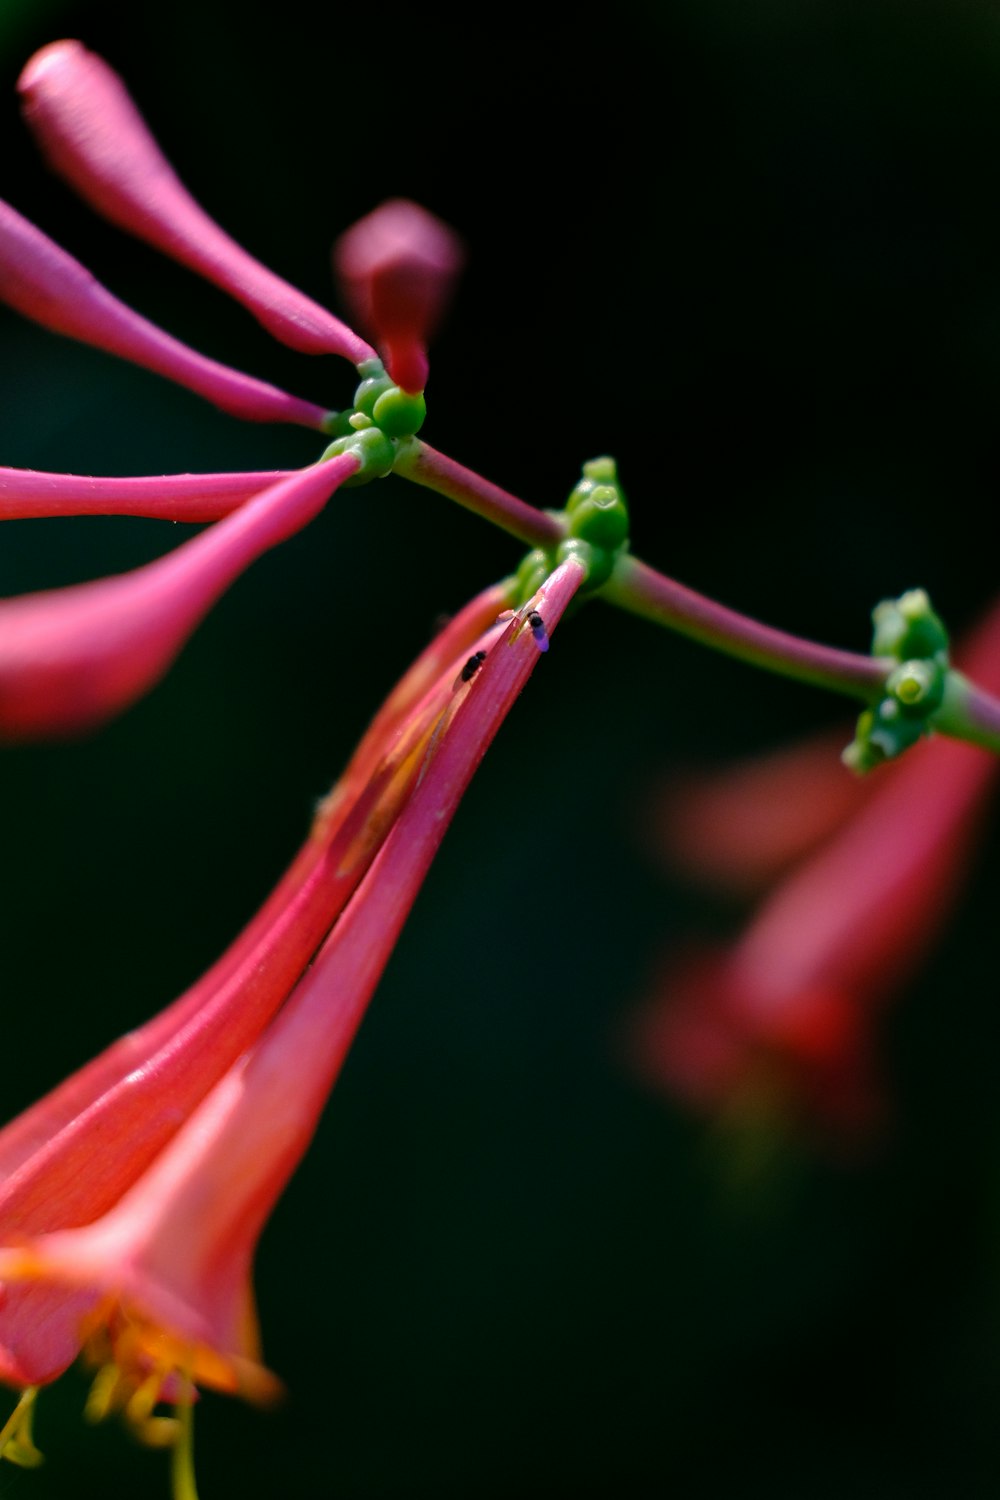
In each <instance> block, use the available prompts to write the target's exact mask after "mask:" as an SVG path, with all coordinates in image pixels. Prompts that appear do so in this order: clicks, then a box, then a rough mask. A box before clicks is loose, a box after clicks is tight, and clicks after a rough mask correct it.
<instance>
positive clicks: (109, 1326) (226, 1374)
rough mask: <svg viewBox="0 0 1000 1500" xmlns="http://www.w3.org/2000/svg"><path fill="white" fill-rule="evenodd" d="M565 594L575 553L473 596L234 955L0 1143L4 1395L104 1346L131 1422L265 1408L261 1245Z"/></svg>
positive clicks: (407, 681)
mask: <svg viewBox="0 0 1000 1500" xmlns="http://www.w3.org/2000/svg"><path fill="white" fill-rule="evenodd" d="M582 578H583V569H582V567H581V565H580V563H579V562H578V561H577V560H576V559H575V558H570V559H569V560H567V561H566V562H565V563H564V564H562V565H561V567H559V568H558V569H557V570H556V572H555V573H554V574H553V575H552V576H551V578H549V579H548V580H547V582H546V583H545V584H544V585H543V586H542V588H541V590H540V591H539V593H538V594H537V595H536V596H535V597H534V598H533V599H532V600H531V601H529V605H526V606H525V607H524V608H523V609H522V610H520V611H518V612H517V613H516V614H513V615H511V614H510V612H509V611H507V612H506V616H505V617H504V618H502V619H500V620H499V621H497V606H498V605H499V604H502V603H504V602H505V599H504V591H503V590H489V591H487V593H486V594H484V595H482V596H480V598H479V599H477V600H474V601H473V603H472V604H471V605H470V606H469V607H468V609H466V610H465V611H463V612H462V614H461V615H460V616H458V617H456V620H455V621H453V622H452V623H451V625H449V626H448V627H447V629H446V630H445V631H444V632H443V633H442V635H441V636H440V637H439V638H438V640H437V641H435V642H434V643H433V644H432V646H431V647H430V648H429V649H428V651H427V652H425V653H424V655H423V657H422V658H420V659H419V660H418V662H417V663H416V664H415V666H414V667H413V668H412V669H411V671H410V672H409V673H408V674H407V676H406V677H405V678H404V679H403V681H402V683H401V684H400V686H399V687H398V688H397V689H396V691H395V692H394V693H393V694H392V695H391V696H390V698H389V699H388V700H387V702H386V704H385V705H384V707H383V709H382V710H381V711H380V713H379V715H378V716H377V718H376V720H375V721H374V723H373V725H372V727H371V728H370V730H369V732H368V734H367V735H366V736H365V737H364V739H363V740H362V742H361V745H360V746H359V748H358V751H357V752H356V754H355V756H354V758H353V760H352V762H351V765H350V766H349V768H348V771H347V772H346V774H345V776H344V777H343V778H342V780H341V782H340V783H339V784H338V786H337V788H335V790H334V793H333V794H332V795H331V797H330V798H329V799H328V800H327V802H326V803H324V804H323V806H322V807H321V809H320V812H319V815H318V819H317V823H316V826H315V828H314V831H313V835H312V838H311V839H310V841H309V843H308V844H307V845H306V846H305V848H304V849H303V851H302V853H301V854H300V855H299V857H298V859H297V860H296V861H295V863H294V864H293V866H292V868H291V870H290V871H289V873H288V875H287V876H286V877H285V879H284V881H283V882H282V883H281V885H279V887H278V889H277V891H276V892H275V894H274V895H273V896H272V897H271V899H270V901H269V902H268V903H267V904H266V905H265V907H264V909H263V910H262V912H261V913H260V914H259V915H258V916H257V917H256V918H255V919H254V921H253V922H252V923H251V924H250V927H249V928H248V929H247V931H246V932H245V933H244V934H243V936H242V937H241V938H240V939H239V940H238V941H237V943H236V944H235V945H234V946H233V948H232V949H231V950H230V952H229V953H228V954H226V955H225V956H224V957H223V959H222V960H220V962H219V963H218V964H217V965H216V966H215V967H214V968H213V969H212V970H211V971H210V972H209V974H208V975H206V976H205V978H204V979H203V980H202V981H200V982H199V984H198V985H196V986H195V987H194V988H193V989H192V990H191V991H190V992H189V993H188V994H187V995H185V996H182V997H181V999H180V1000H178V1001H177V1002H175V1004H174V1006H172V1007H170V1008H169V1009H168V1010H167V1011H166V1012H164V1013H163V1015H161V1016H160V1017H158V1018H156V1019H155V1020H154V1021H152V1022H150V1023H149V1024H148V1025H147V1026H146V1027H144V1028H142V1030H141V1031H140V1032H138V1033H135V1034H134V1035H133V1036H131V1037H127V1038H124V1039H123V1040H122V1041H121V1042H119V1043H117V1044H115V1046H114V1047H112V1048H110V1049H109V1050H108V1051H107V1052H106V1053H104V1054H102V1055H101V1056H100V1057H99V1058H97V1059H95V1061H94V1062H93V1063H91V1064H89V1065H88V1067H86V1068H84V1069H83V1070H82V1071H81V1072H80V1073H79V1074H77V1075H75V1076H74V1077H73V1078H72V1079H70V1080H69V1081H68V1082H67V1083H65V1084H63V1085H62V1086H61V1087H60V1088H59V1089H57V1090H56V1091H55V1092H54V1093H53V1094H51V1095H50V1096H48V1098H47V1099H45V1100H43V1101H42V1102H41V1103H40V1104H38V1105H36V1106H34V1107H33V1109H30V1110H28V1111H27V1112H26V1113H25V1114H24V1115H22V1116H21V1117H20V1118H19V1119H18V1120H16V1121H14V1122H13V1123H12V1124H11V1125H9V1126H7V1127H6V1129H5V1130H4V1131H2V1132H0V1244H2V1245H4V1246H6V1247H7V1248H5V1249H0V1283H2V1289H3V1297H2V1300H0V1351H2V1352H0V1373H2V1374H3V1376H4V1377H5V1378H6V1379H7V1380H9V1381H12V1382H14V1383H17V1384H31V1385H37V1384H39V1383H42V1382H44V1381H47V1380H50V1379H52V1378H54V1377H55V1376H56V1375H57V1374H59V1373H60V1372H61V1370H62V1369H63V1368H65V1366H66V1364H67V1363H68V1362H69V1361H70V1360H71V1359H72V1358H73V1357H74V1355H75V1354H76V1352H77V1351H78V1350H79V1348H80V1346H81V1344H82V1343H83V1342H84V1341H85V1340H88V1339H90V1340H93V1339H94V1338H95V1337H96V1336H97V1335H98V1334H99V1336H100V1337H99V1342H100V1343H101V1346H102V1347H103V1348H105V1350H106V1352H107V1355H108V1358H109V1360H110V1362H111V1364H112V1365H113V1366H114V1370H115V1373H114V1377H113V1379H114V1382H115V1388H116V1390H118V1392H119V1395H120V1397H121V1399H122V1400H123V1401H124V1400H128V1401H134V1402H137V1403H138V1404H137V1405H135V1404H133V1411H134V1412H136V1411H140V1410H141V1411H142V1412H145V1411H147V1410H148V1409H149V1407H151V1405H152V1403H153V1401H154V1400H155V1399H156V1397H157V1396H158V1395H162V1396H163V1397H164V1398H165V1399H173V1398H174V1397H176V1395H177V1393H178V1392H183V1389H184V1388H185V1384H186V1381H187V1380H188V1378H193V1379H194V1380H195V1381H196V1382H197V1383H201V1384H205V1385H210V1386H215V1387H217V1388H219V1389H224V1390H240V1391H243V1392H244V1393H245V1394H247V1395H250V1396H253V1397H257V1398H265V1397H267V1396H268V1395H270V1394H272V1393H273V1392H274V1390H275V1388H276V1384H275V1382H274V1380H273V1377H270V1376H269V1375H267V1373H266V1372H265V1371H264V1370H263V1369H262V1367H261V1366H260V1357H259V1350H258V1347H257V1338H256V1330H255V1323H254V1320H253V1317H252V1298H251V1293H250V1280H249V1277H250V1266H251V1262H252V1258H253V1251H254V1247H255V1244H256V1240H257V1236H258V1235H259V1233H260V1230H261V1228H262V1226H263V1223H264V1220H265V1218H266V1216H267V1214H268V1213H269V1212H270V1209H271V1207H272V1206H273V1204H274V1202H275V1200H276V1198H277V1197H278V1195H279V1194H280V1192H281V1190H282V1188H283V1186H284V1183H285V1182H286V1181H287V1179H288V1176H289V1175H290V1173H291V1172H292V1171H293V1170H294V1167H295V1165H296V1163H297V1162H298V1160H299V1159H300V1157H301V1155H302V1153H303V1151H304V1150H305V1148H306V1146H307V1145H308V1142H309V1140H310V1138H311V1136H312V1133H313V1131H314V1129H315V1127H316V1122H317V1119H318V1117H319V1113H320V1111H321V1110H322V1107H323V1102H324V1100H325V1098H326V1095H327V1093H328V1091H329V1088H330V1086H331V1084H332V1082H333V1080H334V1078H335V1077H336V1074H337V1071H338V1069H339V1067H340V1064H341V1062H342V1060H343V1057H344V1055H345V1053H346V1050H347V1048H348V1047H349V1045H350V1042H351V1039H352V1037H353V1035H354V1032H355V1030H356V1028H357V1026H358V1024H359V1023H360V1020H361V1017H362V1015H363V1012H364V1008H365V1006H366V1005H367V1002H368V1000H369V998H370V996H371V994H372V991H373V989H374V987H375V984H376V983H377V981H378V978H379V976H380V974H381V972H382V969H383V967H384V965H385V963H386V961H387V959H388V956H389V953H390V952H391V949H392V947H393V945H394V943H395V941H396V938H397V936H398V934H399V931H400V929H401V927H402V925H403V922H404V921H405V919H406V916H407V914H408V912H409V909H410V907H411V905H412V902H413V900H414V898H415V896H416V894H417V891H418V890H419V888H420V885H421V883H422V881H423V878H424V876H425V874H426V872H427V870H428V868H429V865H430V863H431V860H432V859H433V856H434V854H435V852H436V850H437V848H438V846H439V844H440V841H441V839H442V837H443V835H444V832H445V829H446V827H447V825H448V823H449V821H450V819H451V817H452V815H453V813H454V811H455V808H456V807H457V805H458V802H459V800H460V798H461V796H462V794H463V792H464V790H465V788H466V786H467V785H468V782H469V780H470V778H471V777H472V775H473V773H474V771H475V769H476V767H477V766H478V764H479V761H480V760H481V758H482V756H483V754H484V753H485V750H486V748H487V747H488V745H489V743H490V742H491V740H492V738H493V736H494V734H495V733H496V731H497V729H498V727H499V725H500V723H501V722H502V721H503V719H504V718H505V717H506V714H507V713H508V711H509V710H510V708H511V706H512V704H513V702H514V700H515V698H516V697H517V695H518V693H519V692H520V690H521V688H522V687H523V685H524V683H525V682H526V680H527V678H528V676H529V675H530V673H531V671H532V670H533V668H534V666H535V664H536V662H537V661H538V660H539V656H540V653H539V649H538V645H537V642H536V638H535V632H534V629H533V628H532V627H531V626H530V625H529V624H528V614H529V609H530V610H533V611H535V612H537V613H538V614H539V615H540V616H541V617H542V618H543V619H544V621H545V624H546V626H547V628H548V629H549V630H551V629H552V628H553V627H554V626H555V625H556V624H557V622H558V620H559V618H560V616H561V615H562V613H563V610H564V609H565V607H566V605H567V603H568V602H569V600H570V599H571V598H572V596H573V594H574V592H575V591H576V589H577V588H578V586H579V584H580V583H581V581H582ZM494 622H496V623H494ZM470 648H474V649H472V650H471V651H470ZM326 933H329V936H326V939H325V941H323V938H324V934H326ZM317 948H318V952H317V951H316V950H317ZM313 955H315V956H314V957H313ZM310 959H312V962H311V964H310ZM307 966H308V967H307ZM296 981H298V983H296ZM279 1007H280V1010H279ZM241 1054H242V1056H241ZM18 1283H20V1284H18ZM150 1381H152V1386H150ZM143 1392H145V1393H146V1394H145V1395H143V1394H142V1393H143ZM150 1392H152V1394H151V1395H150ZM147 1398H148V1399H147Z"/></svg>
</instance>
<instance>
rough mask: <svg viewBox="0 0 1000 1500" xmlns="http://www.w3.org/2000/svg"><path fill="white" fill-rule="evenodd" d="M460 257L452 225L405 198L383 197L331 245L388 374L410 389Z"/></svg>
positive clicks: (421, 373) (422, 374)
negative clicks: (381, 201)
mask: <svg viewBox="0 0 1000 1500" xmlns="http://www.w3.org/2000/svg"><path fill="white" fill-rule="evenodd" d="M463 260H464V254H463V251H462V246H461V243H460V241H459V239H458V236H457V235H456V234H455V233H454V231H453V230H451V229H449V228H448V226H447V224H444V223H443V222H442V221H441V220H440V219H438V218H435V216H434V215H433V214H431V213H428V211H427V210H426V209H425V208H421V207H420V206H419V204H417V203H411V202H410V201H409V199H406V198H390V199H389V200H388V201H387V202H386V203H383V204H381V206H380V207H379V208H376V209H374V210H373V211H372V212H371V213H370V214H367V215H366V216H365V218H363V219H359V220H358V222H357V223H356V224H353V225H352V226H351V228H350V229H348V230H347V231H346V232H345V233H344V234H342V235H341V236H340V239H339V240H338V241H337V243H336V244H335V246H334V250H333V263H334V267H335V269H336V272H337V275H338V277H339V279H340V282H341V285H342V286H343V289H344V294H345V296H346V297H347V299H348V301H349V302H350V304H351V306H352V308H353V309H354V313H355V316H356V317H357V319H358V321H359V322H360V323H361V324H362V325H363V326H364V327H365V328H367V329H368V330H369V332H370V333H371V334H372V336H373V338H374V339H375V341H376V343H377V344H378V346H379V348H380V350H381V351H382V355H383V358H384V360H385V365H386V368H387V370H388V371H389V374H390V375H391V376H392V378H393V380H394V381H395V382H396V384H397V385H399V386H400V387H401V388H402V389H403V390H404V391H407V392H409V393H410V394H411V395H416V394H418V393H419V392H420V391H422V390H423V389H424V387H425V386H426V384H427V371H428V362H427V344H428V342H429V340H430V338H431V337H432V335H433V333H434V331H435V329H436V328H437V325H438V323H439V321H440V319H441V316H442V314H443V312H444V310H445V307H446V306H447V303H448V299H449V296H450V294H451V289H452V286H453V284H454V281H455V278H456V277H457V275H458V273H459V271H460V270H461V268H462V262H463Z"/></svg>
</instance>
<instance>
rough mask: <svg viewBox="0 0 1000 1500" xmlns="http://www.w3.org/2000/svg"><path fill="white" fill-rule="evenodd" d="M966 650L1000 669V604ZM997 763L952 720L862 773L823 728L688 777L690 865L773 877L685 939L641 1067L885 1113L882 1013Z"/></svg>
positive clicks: (822, 1111) (914, 955) (967, 847)
mask: <svg viewBox="0 0 1000 1500" xmlns="http://www.w3.org/2000/svg"><path fill="white" fill-rule="evenodd" d="M959 656H960V662H961V664H962V665H963V667H964V668H965V669H966V670H967V671H968V672H969V673H970V674H972V675H974V676H975V677H976V679H977V681H979V682H981V683H982V684H983V686H984V687H986V688H988V689H989V690H991V691H996V689H997V688H998V687H1000V607H994V609H993V610H992V612H991V613H990V615H989V616H988V617H987V618H986V620H985V621H984V622H983V623H982V624H981V625H980V627H979V629H978V630H977V631H976V633H975V635H974V637H973V638H972V639H971V640H970V641H969V642H968V644H967V646H966V649H965V651H964V652H961V653H959ZM841 742H842V741H841ZM996 777H997V763H996V758H995V757H994V756H992V755H990V754H988V753H987V752H986V751H983V750H980V749H977V748H974V747H972V746H969V745H966V744H961V743H957V742H956V741H954V740H949V739H946V738H935V739H932V740H930V741H925V742H924V743H921V744H918V745H916V746H914V747H913V748H912V749H911V750H909V751H908V752H907V754H906V756H905V757H903V759H902V760H901V761H899V762H898V763H894V764H891V765H888V766H885V767H883V768H882V769H880V770H878V771H877V772H875V773H874V774H873V775H872V776H871V777H870V778H869V779H868V780H866V781H864V782H861V783H856V782H853V781H852V780H851V778H850V776H849V775H848V773H847V772H846V771H845V770H844V769H843V767H842V766H841V765H840V763H839V761H838V759H837V757H836V751H835V749H834V744H833V741H832V740H826V741H825V743H824V742H823V741H815V740H813V741H810V742H808V743H806V744H804V745H802V746H799V747H794V748H792V749H784V750H780V751H778V752H777V753H776V754H775V755H773V756H770V757H765V758H763V759H761V760H758V761H755V762H751V763H748V764H746V765H743V766H740V767H737V768H735V769H733V770H729V771H724V772H722V773H721V775H720V776H719V779H718V785H717V790H716V789H713V786H712V782H711V779H710V778H708V777H702V778H699V779H698V780H697V781H695V782H689V783H687V784H682V786H681V787H680V788H679V789H678V790H677V791H676V792H674V793H673V794H671V796H670V797H669V798H668V799H665V801H664V803H663V805H662V814H661V815H662V816H666V818H667V821H668V823H671V822H672V826H669V827H668V829H667V833H666V839H665V843H666V845H667V848H668V850H669V852H670V854H671V855H672V857H673V859H674V860H675V861H676V862H677V864H678V866H679V868H680V869H681V870H682V871H685V872H686V871H687V870H690V872H691V874H692V875H694V876H695V877H696V878H701V879H704V878H705V877H706V876H707V877H708V878H709V879H710V880H712V881H714V882H715V883H717V884H718V885H720V886H721V887H723V888H724V889H726V890H728V891H730V892H732V891H734V890H735V891H739V892H742V893H745V892H747V891H749V890H752V889H754V888H758V887H759V886H760V885H761V884H766V883H767V881H768V880H770V881H772V886H771V889H770V890H769V891H768V892H767V894H765V895H764V896H763V898H762V899H761V902H760V905H759V906H758V908H757V910H756V912H755V913H754V915H753V917H752V918H751V920H750V922H749V924H748V925H747V927H746V928H745V930H744V931H743V933H742V934H741V935H740V936H739V937H738V938H737V939H736V940H735V942H734V943H732V944H731V945H730V946H727V947H724V948H719V947H715V946H712V947H709V946H700V945H697V944H692V945H691V946H690V947H689V948H687V949H686V951H684V952H674V953H671V954H669V955H667V957H666V959H665V961H664V963H663V966H662V969H661V972H660V974H659V976H658V977H657V979H656V980H655V982H654V984H653V986H652V990H651V994H650V996H649V998H648V1000H647V1001H646V1002H645V1003H644V1004H643V1006H642V1007H641V1009H640V1010H639V1011H638V1013H637V1014H636V1016H635V1018H634V1022H633V1027H632V1031H631V1056H632V1058H633V1060H634V1062H635V1064H636V1066H637V1067H638V1069H639V1070H640V1071H641V1073H642V1074H643V1075H644V1076H645V1077H646V1078H647V1079H648V1080H650V1081H652V1082H653V1083H655V1084H656V1085H657V1086H660V1087H663V1088H665V1089H667V1090H668V1091H669V1092H670V1093H671V1094H672V1095H674V1096H675V1097H676V1098H678V1099H680V1100H683V1101H684V1102H685V1103H687V1104H690V1105H692V1106H694V1107H696V1108H698V1109H699V1110H702V1111H705V1112H709V1113H718V1112H725V1113H728V1114H730V1115H733V1114H735V1115H736V1116H737V1117H739V1116H740V1115H743V1116H744V1117H746V1118H751V1117H757V1118H759V1117H761V1116H764V1117H771V1118H773V1117H775V1116H779V1117H780V1116H785V1115H788V1114H791V1115H792V1116H793V1117H795V1116H805V1117H807V1118H810V1119H811V1120H812V1121H813V1123H817V1122H818V1123H819V1124H821V1125H822V1126H824V1127H827V1129H828V1130H831V1131H833V1132H835V1133H839V1134H841V1135H848V1136H850V1135H854V1136H857V1135H858V1134H864V1133H865V1132H866V1131H868V1130H869V1129H870V1128H871V1127H872V1126H873V1125H874V1124H875V1123H876V1122H877V1121H878V1120H879V1118H880V1117H881V1115H882V1112H883V1108H884V1096H883V1090H882V1088H881V1086H880V1084H879V1082H878V1079H877V1073H876V1069H875V1066H874V1054H875V1051H876V1048H877V1040H878V1030H877V1019H878V1013H879V1012H880V1010H881V1009H882V1008H883V1007H884V1006H885V1005H886V1004H887V1003H888V1002H889V1001H890V1000H891V999H892V998H893V997H894V996H896V995H897V994H898V993H899V991H900V990H901V989H902V987H903V986H904V985H905V983H906V981H907V980H908V979H909V978H910V977H911V976H912V975H913V973H914V972H915V971H916V969H917V967H918V966H919V964H920V963H921V962H922V960H923V959H924V958H925V957H926V955H927V953H928V951H929V949H930V948H931V946H932V944H933V943H934V941H935V939H936V938H937V936H938V935H939V934H940V932H941V930H942V928H943V926H944V924H945V923H946V921H947V918H948V915H949V913H950V911H951V909H952V905H953V901H954V898H955V896H956V894H957V892H958V890H959V888H960V887H961V885H962V883H963V881H964V880H965V879H966V877H967V874H968V871H969V868H970V859H971V855H972V852H973V848H974V844H975V841H976V838H977V836H979V835H980V834H981V832H982V829H983V821H984V820H983V811H984V804H985V802H986V800H987V798H988V797H989V795H990V793H991V792H992V790H993V788H994V786H995V783H996ZM671 810H672V811H673V818H672V819H671V818H670V812H671ZM796 861H797V862H796ZM790 863H791V865H792V868H791V869H790V870H789V869H788V866H789V864H790ZM781 872H784V873H781Z"/></svg>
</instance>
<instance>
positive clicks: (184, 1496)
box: [170, 1365, 198, 1500]
mask: <svg viewBox="0 0 1000 1500" xmlns="http://www.w3.org/2000/svg"><path fill="white" fill-rule="evenodd" d="M176 1411H177V1437H176V1439H175V1441H174V1447H173V1459H172V1462H171V1465H170V1478H171V1482H172V1485H173V1492H174V1500H198V1490H197V1486H196V1485H195V1478H194V1386H193V1384H192V1381H191V1368H190V1365H189V1366H188V1368H187V1369H186V1370H184V1371H183V1372H181V1389H180V1394H179V1395H178V1398H177V1406H176Z"/></svg>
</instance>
